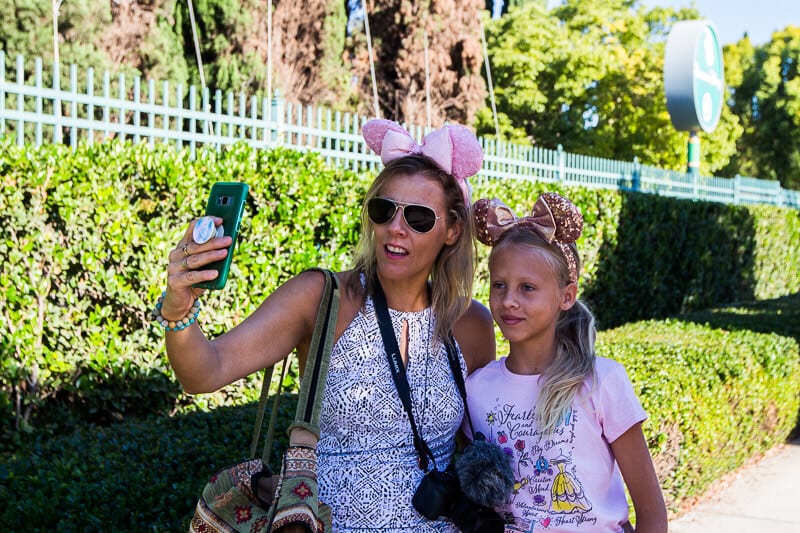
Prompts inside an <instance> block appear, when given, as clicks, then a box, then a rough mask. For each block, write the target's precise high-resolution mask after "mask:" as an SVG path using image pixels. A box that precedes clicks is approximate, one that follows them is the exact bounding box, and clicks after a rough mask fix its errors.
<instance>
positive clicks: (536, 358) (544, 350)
mask: <svg viewBox="0 0 800 533" xmlns="http://www.w3.org/2000/svg"><path fill="white" fill-rule="evenodd" d="M555 356H556V343H555V339H553V340H552V341H551V342H549V343H537V344H532V343H515V342H512V343H509V352H508V357H507V358H506V368H508V370H509V371H510V372H512V373H514V374H520V375H523V376H534V375H538V374H542V373H544V372H545V371H546V370H547V368H548V367H549V366H550V364H551V363H552V362H553V359H555Z"/></svg>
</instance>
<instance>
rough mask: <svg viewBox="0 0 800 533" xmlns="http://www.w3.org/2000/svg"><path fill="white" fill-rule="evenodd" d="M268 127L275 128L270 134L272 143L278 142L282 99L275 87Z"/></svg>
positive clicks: (281, 122)
mask: <svg viewBox="0 0 800 533" xmlns="http://www.w3.org/2000/svg"><path fill="white" fill-rule="evenodd" d="M269 122H270V127H271V128H274V129H275V133H273V134H271V135H270V139H271V141H272V142H273V143H277V142H278V138H279V137H280V135H281V133H282V131H283V100H282V99H281V92H280V91H279V90H278V89H275V93H274V96H273V97H272V109H271V110H270V121H269Z"/></svg>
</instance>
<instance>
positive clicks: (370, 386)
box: [317, 298, 466, 533]
mask: <svg viewBox="0 0 800 533" xmlns="http://www.w3.org/2000/svg"><path fill="white" fill-rule="evenodd" d="M389 315H390V316H391V319H392V325H393V326H394V331H395V335H396V336H397V338H398V340H399V338H400V332H401V324H402V321H403V320H406V321H408V328H409V333H408V336H409V343H408V365H407V370H406V373H407V375H408V381H409V385H410V387H411V399H412V403H413V410H414V419H415V421H416V423H417V427H418V428H419V431H420V433H421V435H422V437H423V438H424V439H425V441H426V442H427V443H428V446H429V447H430V449H431V451H432V452H433V454H434V457H435V458H436V464H437V466H438V468H439V469H440V470H443V469H444V468H445V467H447V465H448V464H449V462H450V458H451V456H452V454H453V450H454V448H455V443H454V435H455V432H456V430H457V429H458V427H459V426H460V424H461V419H462V416H463V413H464V406H463V402H462V401H461V396H460V395H459V393H458V389H457V387H456V384H455V381H454V379H453V375H452V372H451V370H450V365H449V364H448V361H447V352H446V350H445V347H444V344H443V343H441V342H440V341H439V340H435V341H433V342H432V345H430V346H429V344H431V343H429V342H427V341H426V339H430V338H431V336H432V333H433V331H434V329H435V327H436V319H435V317H434V316H433V312H432V309H431V308H427V309H425V310H423V311H419V312H399V311H394V310H392V309H390V310H389ZM459 361H460V364H461V368H462V374H463V373H465V370H466V366H465V364H464V360H463V357H462V356H461V353H460V351H459ZM320 432H321V437H320V440H319V443H318V444H317V454H318V461H319V463H318V476H319V490H320V499H321V500H322V501H324V502H326V503H327V504H329V505H330V506H331V509H332V511H333V531H334V532H336V533H350V532H353V533H355V532H370V531H374V532H377V531H380V532H383V533H409V532H420V533H425V532H433V531H437V532H441V531H445V532H455V531H458V530H457V529H456V528H455V527H454V526H453V525H452V524H451V523H450V522H447V521H430V520H428V519H426V518H425V517H423V516H421V515H420V514H419V513H417V511H416V510H415V509H414V507H413V506H412V504H411V497H412V496H413V495H414V491H415V490H416V488H417V486H418V485H419V482H420V480H421V479H422V476H423V472H422V471H421V470H420V469H419V467H418V466H417V451H416V449H415V448H414V445H413V441H412V433H411V424H410V423H409V421H408V416H407V415H406V412H405V410H404V409H403V405H402V403H401V402H400V397H399V395H398V393H397V389H396V387H395V384H394V381H393V380H392V375H391V371H390V370H389V363H388V361H387V358H386V351H385V349H384V346H383V339H382V338H381V334H380V329H379V328H378V321H377V319H376V316H375V310H374V307H373V304H372V299H371V298H368V299H367V302H366V305H365V308H364V309H363V310H361V311H359V312H358V314H357V315H356V317H355V318H354V319H353V321H352V322H351V323H350V325H349V326H348V327H347V329H346V330H345V331H344V333H343V334H342V336H341V338H340V339H339V340H338V341H337V343H336V345H335V346H334V348H333V351H332V353H331V360H330V369H329V370H328V379H327V384H326V388H325V396H324V398H323V403H322V412H321V416H320Z"/></svg>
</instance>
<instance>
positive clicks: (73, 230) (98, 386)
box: [0, 140, 800, 446]
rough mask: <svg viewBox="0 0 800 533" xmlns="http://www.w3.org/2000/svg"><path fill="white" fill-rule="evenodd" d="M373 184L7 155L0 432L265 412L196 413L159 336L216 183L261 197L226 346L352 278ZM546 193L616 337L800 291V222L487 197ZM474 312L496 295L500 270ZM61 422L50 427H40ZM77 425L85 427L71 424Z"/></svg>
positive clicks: (246, 239)
mask: <svg viewBox="0 0 800 533" xmlns="http://www.w3.org/2000/svg"><path fill="white" fill-rule="evenodd" d="M370 178H371V176H364V175H356V174H353V173H352V172H349V171H344V170H340V169H331V168H328V167H326V166H325V164H324V162H323V161H322V160H321V158H319V157H317V156H315V155H313V154H302V153H299V152H296V151H291V150H285V149H275V150H269V151H258V150H254V149H251V148H249V147H247V146H245V145H236V146H233V147H231V148H228V149H225V150H223V151H219V152H218V151H214V150H203V151H200V152H199V156H198V157H197V159H196V160H190V158H189V157H188V153H187V152H186V151H182V152H178V151H176V150H174V149H173V148H170V147H167V146H163V145H158V146H155V147H150V146H148V145H146V144H140V145H137V146H133V145H130V144H121V143H114V142H109V143H103V144H98V145H94V146H81V147H80V148H78V149H77V151H75V152H72V151H71V150H70V149H69V148H68V147H65V146H57V145H56V146H54V145H49V146H45V147H42V148H35V149H34V148H19V147H16V146H14V145H12V144H11V143H10V141H9V140H6V141H5V142H4V143H3V144H2V145H0V179H2V183H3V185H4V192H5V193H4V194H3V195H2V196H0V222H1V223H2V224H3V227H4V228H6V231H5V232H4V234H3V235H2V237H0V258H2V264H1V265H0V289H2V291H1V292H0V312H2V320H0V339H1V341H2V345H0V350H2V351H0V416H1V417H2V420H3V422H2V431H3V438H0V446H3V444H2V443H5V445H7V444H8V442H9V437H10V438H11V439H12V440H13V439H14V438H16V437H17V436H18V435H17V434H18V431H19V430H22V431H26V430H31V429H32V427H31V423H32V421H34V419H35V418H36V415H43V416H39V417H38V418H39V419H38V420H36V424H35V425H36V427H38V428H43V427H44V428H45V429H46V428H47V425H48V424H49V423H51V422H52V421H54V420H55V421H59V423H63V420H71V419H73V418H74V417H75V416H78V417H82V418H83V419H87V420H92V421H94V422H111V421H114V420H119V419H121V418H122V417H124V416H126V415H137V414H145V413H158V412H160V413H163V412H170V411H172V410H173V409H174V408H175V407H176V404H177V405H179V406H180V405H184V404H186V403H187V402H188V403H190V404H191V405H192V406H194V407H197V406H198V405H199V406H200V407H203V406H207V405H213V404H217V403H236V402H241V401H246V400H248V399H249V398H250V397H251V394H252V393H251V392H247V390H248V389H247V387H245V388H244V389H241V388H238V389H237V388H230V389H226V390H225V392H223V393H222V394H220V395H213V396H203V397H201V398H194V399H190V400H189V399H187V398H185V397H184V396H182V395H181V394H180V390H179V387H178V386H177V384H176V382H175V380H174V379H173V377H172V375H171V371H170V369H169V366H168V363H167V361H166V358H165V356H164V353H163V346H162V337H161V333H160V332H159V331H158V330H157V328H154V327H151V326H150V324H149V322H148V317H149V310H150V309H151V307H152V305H153V302H154V301H155V299H156V297H157V296H158V294H159V293H160V291H161V290H162V289H163V286H164V283H165V269H164V264H165V259H166V255H167V254H168V252H169V250H170V249H171V248H172V247H173V246H174V244H175V243H176V242H177V241H178V239H179V238H180V235H181V233H182V232H183V231H184V229H185V227H186V224H187V223H188V221H189V220H190V219H191V218H192V217H194V216H197V215H198V214H200V213H202V210H203V208H204V204H205V200H206V195H207V191H208V190H209V189H210V186H211V184H212V183H213V182H215V181H236V180H239V181H245V182H247V183H249V184H250V186H251V195H250V197H249V200H248V205H247V209H246V211H247V212H246V216H245V218H244V222H243V227H242V233H241V240H240V243H239V246H238V249H237V252H236V256H235V260H234V265H233V271H232V274H231V277H230V280H229V284H228V286H227V287H226V289H225V290H224V291H216V292H215V293H214V294H209V295H208V296H207V297H206V298H205V300H206V301H205V302H204V303H205V305H204V309H203V314H202V317H201V322H202V324H203V327H204V328H205V329H206V330H207V332H208V333H209V334H211V335H215V334H217V333H219V332H221V331H223V330H225V329H228V328H230V327H231V326H233V325H234V324H236V323H237V322H238V321H240V320H241V319H242V317H244V316H245V315H247V314H248V313H249V312H251V311H252V310H253V309H254V308H255V307H256V306H257V305H258V304H259V302H260V301H261V300H262V299H263V297H264V296H265V295H266V294H268V293H269V291H270V290H271V289H272V288H274V287H275V286H276V285H277V284H278V283H280V282H281V281H283V280H285V279H286V278H287V277H289V276H291V275H293V274H295V273H297V272H299V271H301V270H302V269H304V268H307V267H309V266H313V265H317V264H319V265H325V266H328V267H330V268H334V269H337V268H344V267H346V266H347V264H348V262H349V253H350V251H351V249H352V247H353V244H354V243H355V241H356V239H357V231H358V227H359V213H358V206H359V205H360V200H361V198H362V197H363V195H364V192H365V189H366V187H367V185H368V183H369V181H370ZM543 190H556V191H559V192H562V193H565V194H567V195H568V196H569V197H570V198H572V199H573V201H575V203H576V204H577V205H578V206H580V207H581V209H582V211H583V213H584V216H585V218H586V226H585V231H584V236H583V237H582V240H581V242H580V243H579V245H580V249H581V250H582V254H583V256H584V262H585V269H584V276H583V280H582V285H583V298H584V299H586V300H588V302H589V303H590V304H591V305H592V307H593V308H594V310H595V313H596V315H597V316H598V319H599V323H600V325H601V327H606V328H607V327H612V326H615V325H619V324H622V323H625V322H628V321H631V320H637V319H643V318H645V319H646V318H653V317H665V316H670V315H674V314H675V313H677V312H681V311H687V310H693V309H701V308H705V307H708V306H710V305H716V304H719V303H721V302H729V301H738V300H748V299H752V298H754V297H757V298H768V297H774V296H780V295H784V294H789V293H792V292H796V291H797V290H798V289H800V277H798V276H797V275H796V273H797V272H798V271H800V215H799V214H798V212H797V211H793V210H788V209H778V208H774V207H763V206H751V207H744V206H727V205H722V204H710V203H698V202H689V201H681V200H674V199H668V198H660V197H657V196H653V195H644V194H628V193H620V192H617V191H608V190H596V189H585V188H576V187H571V188H570V187H565V186H561V185H559V184H542V183H534V182H532V181H514V180H495V181H489V180H484V181H478V182H476V183H475V191H474V197H475V198H478V197H492V196H497V197H499V198H501V199H503V200H505V201H506V202H507V203H508V204H509V205H510V206H511V207H512V208H514V209H515V210H516V211H517V213H518V214H524V213H525V212H527V211H528V210H529V209H530V207H531V206H532V203H533V199H535V198H536V196H537V195H538V193H540V192H542V191H543ZM478 249H479V256H480V261H479V267H480V271H479V273H478V277H477V283H476V287H475V295H476V297H478V298H479V299H481V300H483V301H485V300H486V298H487V295H488V285H487V283H486V263H485V260H484V259H485V257H486V254H487V252H488V249H487V248H486V247H484V246H482V245H478ZM43 405H47V409H42V406H43ZM65 413H69V415H70V416H67V417H65V416H64V415H65Z"/></svg>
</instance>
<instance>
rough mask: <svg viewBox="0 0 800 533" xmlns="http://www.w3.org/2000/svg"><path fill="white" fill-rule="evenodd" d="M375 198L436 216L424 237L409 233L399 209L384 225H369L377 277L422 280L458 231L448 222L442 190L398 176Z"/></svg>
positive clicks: (433, 183)
mask: <svg viewBox="0 0 800 533" xmlns="http://www.w3.org/2000/svg"><path fill="white" fill-rule="evenodd" d="M378 196H379V197H381V198H386V199H389V200H393V201H395V202H397V203H399V204H401V205H403V206H405V205H407V204H414V205H422V206H426V207H429V208H431V209H432V210H433V211H434V213H435V214H436V217H437V220H436V222H435V224H434V225H433V229H431V230H430V231H428V232H426V233H419V232H417V231H414V230H412V229H411V227H410V226H409V225H408V222H407V221H406V212H405V211H404V210H402V209H397V210H396V211H395V212H394V216H393V217H392V218H391V219H390V220H389V221H388V222H385V223H383V224H375V223H373V231H374V233H375V253H376V256H377V262H378V272H380V274H381V277H382V278H384V279H386V280H391V279H393V280H403V279H406V278H414V277H421V278H422V279H423V280H426V279H427V278H428V275H429V273H430V271H431V268H432V267H433V263H434V261H435V260H436V257H437V256H438V255H439V252H440V251H441V250H442V248H443V247H444V246H445V245H451V244H454V243H455V242H456V241H457V240H458V236H459V234H460V228H459V227H458V226H457V225H455V224H452V223H451V222H449V221H448V210H447V203H446V198H445V193H444V189H443V187H442V186H441V184H439V183H438V182H436V181H435V180H433V179H431V178H428V177H425V176H422V175H419V174H412V175H410V176H404V175H398V176H395V177H394V178H392V179H391V180H389V181H388V182H387V183H386V184H385V185H384V187H383V188H382V189H381V191H380V193H379V194H378ZM403 209H406V208H405V207H404V208H403ZM413 214H414V213H413V209H412V210H411V211H410V212H409V213H408V217H409V218H410V219H412V220H413V219H414V216H413Z"/></svg>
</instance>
